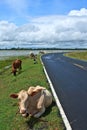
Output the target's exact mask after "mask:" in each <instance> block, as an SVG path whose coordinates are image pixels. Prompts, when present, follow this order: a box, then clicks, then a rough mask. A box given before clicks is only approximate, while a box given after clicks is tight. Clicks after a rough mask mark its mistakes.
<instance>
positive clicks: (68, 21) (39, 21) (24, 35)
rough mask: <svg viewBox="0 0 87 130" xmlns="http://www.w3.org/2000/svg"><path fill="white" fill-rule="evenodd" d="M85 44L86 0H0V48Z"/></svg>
mask: <svg viewBox="0 0 87 130" xmlns="http://www.w3.org/2000/svg"><path fill="white" fill-rule="evenodd" d="M11 47H24V48H26V47H30V48H32V47H33V48H43V47H44V48H49V47H55V48H87V0H72V1H71V0H0V48H11Z"/></svg>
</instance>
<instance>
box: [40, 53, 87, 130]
mask: <svg viewBox="0 0 87 130" xmlns="http://www.w3.org/2000/svg"><path fill="white" fill-rule="evenodd" d="M42 61H43V63H44V65H45V68H46V71H47V73H48V75H49V78H50V80H51V82H52V84H53V86H54V89H55V91H56V93H57V95H58V97H59V100H60V103H61V104H62V107H63V109H64V112H65V114H66V116H67V118H68V120H69V122H70V125H71V127H72V130H87V62H85V61H80V60H75V59H71V58H67V57H64V56H63V55H62V53H53V54H46V55H43V56H42Z"/></svg>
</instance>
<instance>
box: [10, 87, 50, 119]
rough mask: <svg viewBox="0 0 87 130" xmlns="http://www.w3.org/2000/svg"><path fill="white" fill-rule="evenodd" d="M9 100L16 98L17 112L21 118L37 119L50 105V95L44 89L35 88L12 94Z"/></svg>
mask: <svg viewBox="0 0 87 130" xmlns="http://www.w3.org/2000/svg"><path fill="white" fill-rule="evenodd" d="M10 97H11V98H18V100H19V112H20V114H22V116H23V117H28V116H30V117H31V116H32V117H35V118H39V117H40V116H41V115H42V114H43V113H44V112H45V110H46V108H47V107H49V106H50V105H51V103H52V94H51V93H50V92H49V91H48V90H47V89H46V88H44V87H41V86H39V85H38V86H36V87H33V86H31V87H29V89H28V90H27V91H26V90H21V91H20V92H19V93H13V94H11V95H10Z"/></svg>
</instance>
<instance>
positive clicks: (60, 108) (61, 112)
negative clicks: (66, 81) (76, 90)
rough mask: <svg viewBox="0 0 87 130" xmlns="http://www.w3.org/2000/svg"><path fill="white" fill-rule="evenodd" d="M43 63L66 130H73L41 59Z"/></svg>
mask: <svg viewBox="0 0 87 130" xmlns="http://www.w3.org/2000/svg"><path fill="white" fill-rule="evenodd" d="M40 59H41V58H40ZM41 63H42V65H43V69H44V72H45V75H46V77H47V80H48V82H49V85H50V88H51V91H52V93H53V96H54V99H55V101H56V104H57V107H58V109H59V111H60V114H61V117H62V119H63V122H64V124H65V127H66V130H72V128H71V125H70V123H69V121H68V118H67V116H66V114H65V112H64V110H63V108H62V105H61V103H60V101H59V98H58V96H57V94H56V92H55V90H54V87H53V84H52V82H51V80H50V78H49V76H48V73H47V71H46V68H45V65H44V63H43V62H42V59H41Z"/></svg>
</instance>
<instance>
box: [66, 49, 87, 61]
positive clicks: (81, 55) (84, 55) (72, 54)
mask: <svg viewBox="0 0 87 130" xmlns="http://www.w3.org/2000/svg"><path fill="white" fill-rule="evenodd" d="M65 56H69V57H71V58H77V59H80V60H86V61H87V51H84V52H81V51H78V52H70V53H66V54H65Z"/></svg>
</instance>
